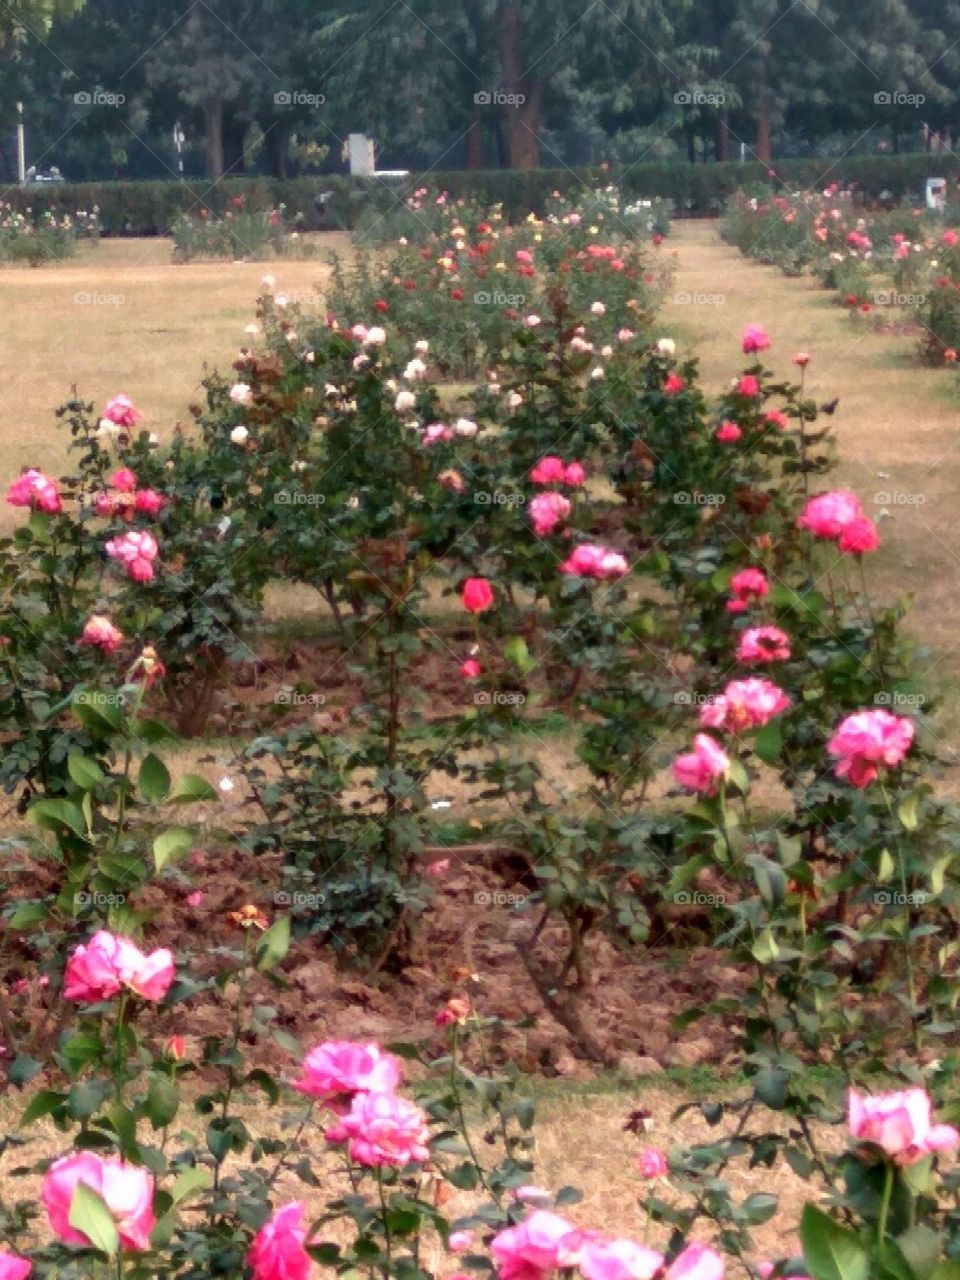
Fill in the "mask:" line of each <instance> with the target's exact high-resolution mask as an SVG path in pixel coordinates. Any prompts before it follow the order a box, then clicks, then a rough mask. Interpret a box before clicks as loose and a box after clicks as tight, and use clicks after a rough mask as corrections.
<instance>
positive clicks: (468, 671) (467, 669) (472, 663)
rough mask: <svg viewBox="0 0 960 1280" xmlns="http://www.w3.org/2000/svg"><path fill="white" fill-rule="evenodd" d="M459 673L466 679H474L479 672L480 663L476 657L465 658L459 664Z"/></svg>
mask: <svg viewBox="0 0 960 1280" xmlns="http://www.w3.org/2000/svg"><path fill="white" fill-rule="evenodd" d="M460 674H461V675H462V676H463V677H464V679H466V680H476V678H477V676H478V675H479V674H480V663H479V662H478V661H477V660H476V658H466V659H464V661H463V662H462V663H461V664H460Z"/></svg>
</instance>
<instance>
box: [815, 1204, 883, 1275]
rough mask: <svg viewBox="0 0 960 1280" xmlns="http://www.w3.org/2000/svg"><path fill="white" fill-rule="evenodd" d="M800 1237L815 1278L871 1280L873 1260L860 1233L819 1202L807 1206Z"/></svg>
mask: <svg viewBox="0 0 960 1280" xmlns="http://www.w3.org/2000/svg"><path fill="white" fill-rule="evenodd" d="M800 1240H801V1243H802V1245H803V1260H804V1262H805V1263H806V1264H807V1271H808V1272H809V1274H810V1276H811V1277H812V1280H868V1277H869V1275H870V1259H869V1258H868V1257H867V1254H866V1252H865V1250H864V1248H863V1246H862V1245H861V1243H860V1240H859V1238H858V1237H857V1235H856V1234H855V1233H854V1232H853V1231H849V1230H848V1229H847V1228H846V1227H841V1226H840V1225H839V1223H836V1222H834V1221H833V1219H832V1218H830V1217H828V1216H827V1214H825V1213H824V1212H823V1211H822V1210H821V1209H818V1208H817V1207H816V1205H812V1204H808V1205H807V1206H806V1207H805V1208H804V1211H803V1217H802V1218H801V1220H800Z"/></svg>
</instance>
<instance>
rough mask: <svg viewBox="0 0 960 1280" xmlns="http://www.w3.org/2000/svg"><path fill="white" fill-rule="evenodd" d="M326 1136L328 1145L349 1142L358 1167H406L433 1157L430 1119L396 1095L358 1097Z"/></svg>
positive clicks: (366, 1094) (350, 1151) (383, 1094)
mask: <svg viewBox="0 0 960 1280" xmlns="http://www.w3.org/2000/svg"><path fill="white" fill-rule="evenodd" d="M325 1136H326V1139H327V1141H328V1142H336V1143H340V1142H346V1143H347V1144H348V1148H347V1149H348V1151H349V1153H350V1159H351V1160H356V1162H357V1163H358V1164H364V1165H370V1166H374V1167H376V1166H378V1165H397V1166H398V1167H402V1166H403V1165H407V1164H414V1163H422V1162H423V1161H425V1160H428V1159H429V1158H430V1148H429V1146H428V1145H427V1144H428V1143H429V1141H430V1130H429V1129H428V1128H427V1119H426V1116H425V1115H424V1114H423V1112H422V1111H421V1110H420V1108H419V1107H418V1106H415V1105H414V1103H412V1102H407V1101H406V1099H405V1098H398V1097H397V1095H396V1094H394V1093H357V1094H355V1095H354V1098H353V1101H352V1102H351V1104H350V1110H349V1111H348V1112H347V1113H346V1114H345V1115H344V1116H342V1117H341V1119H340V1121H339V1122H338V1123H337V1124H335V1125H333V1126H332V1127H331V1128H329V1129H328V1130H327V1131H326V1135H325Z"/></svg>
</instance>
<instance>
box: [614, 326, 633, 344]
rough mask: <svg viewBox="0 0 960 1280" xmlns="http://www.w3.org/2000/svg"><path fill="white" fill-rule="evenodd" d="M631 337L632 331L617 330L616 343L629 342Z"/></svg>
mask: <svg viewBox="0 0 960 1280" xmlns="http://www.w3.org/2000/svg"><path fill="white" fill-rule="evenodd" d="M633 337H634V332H633V330H632V329H619V330H618V331H617V341H618V342H630V341H631V339H632V338H633Z"/></svg>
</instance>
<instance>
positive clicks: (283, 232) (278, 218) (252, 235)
mask: <svg viewBox="0 0 960 1280" xmlns="http://www.w3.org/2000/svg"><path fill="white" fill-rule="evenodd" d="M230 206H231V207H230V208H229V209H227V210H226V212H225V213H224V214H223V215H222V217H217V216H215V215H214V214H213V213H211V211H210V210H209V209H207V208H205V207H201V208H199V209H196V210H194V211H193V212H191V213H184V214H181V215H180V217H179V218H178V219H177V220H176V222H175V223H174V224H173V226H172V227H171V229H170V234H171V236H172V237H173V260H174V262H192V261H194V260H196V259H197V258H228V259H230V260H231V261H234V262H236V261H239V260H245V261H256V260H258V259H261V258H269V257H283V258H292V257H308V256H309V255H310V253H311V247H310V246H309V245H308V244H306V243H305V242H304V240H303V239H302V237H301V233H300V230H299V225H300V222H301V221H302V218H301V217H300V215H299V214H297V215H296V217H294V219H293V220H292V223H291V222H290V221H289V220H288V219H287V210H286V206H285V205H282V204H281V205H277V207H276V208H274V209H270V210H269V212H267V213H255V212H251V211H249V210H247V209H246V208H245V207H244V200H243V196H234V197H233V199H232V200H231V201H230Z"/></svg>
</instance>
